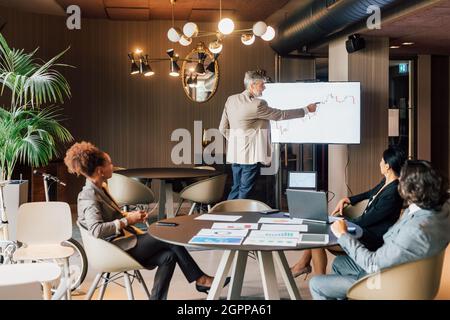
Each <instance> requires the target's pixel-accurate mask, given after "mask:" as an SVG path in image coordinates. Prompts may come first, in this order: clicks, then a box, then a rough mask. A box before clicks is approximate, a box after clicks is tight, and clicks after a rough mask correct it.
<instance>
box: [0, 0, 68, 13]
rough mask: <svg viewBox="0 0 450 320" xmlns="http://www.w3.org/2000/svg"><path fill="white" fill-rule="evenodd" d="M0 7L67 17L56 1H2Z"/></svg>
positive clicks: (0, 0)
mask: <svg viewBox="0 0 450 320" xmlns="http://www.w3.org/2000/svg"><path fill="white" fill-rule="evenodd" d="M0 6H4V7H10V8H16V9H19V10H23V11H28V12H34V13H39V14H50V15H57V16H63V15H65V11H64V10H63V9H62V8H61V6H60V5H59V4H58V3H56V0H0Z"/></svg>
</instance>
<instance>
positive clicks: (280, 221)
mask: <svg viewBox="0 0 450 320" xmlns="http://www.w3.org/2000/svg"><path fill="white" fill-rule="evenodd" d="M258 223H276V224H302V223H303V219H298V218H293V219H289V218H260V219H259V220H258Z"/></svg>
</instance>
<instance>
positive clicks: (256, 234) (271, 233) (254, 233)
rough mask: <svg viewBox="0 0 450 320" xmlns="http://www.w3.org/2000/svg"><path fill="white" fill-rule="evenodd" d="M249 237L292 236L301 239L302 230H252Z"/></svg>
mask: <svg viewBox="0 0 450 320" xmlns="http://www.w3.org/2000/svg"><path fill="white" fill-rule="evenodd" d="M248 237H249V238H291V239H297V240H298V239H299V238H300V232H297V231H264V230H252V231H250V234H249V236H248Z"/></svg>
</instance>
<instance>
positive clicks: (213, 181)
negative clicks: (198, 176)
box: [175, 174, 227, 216]
mask: <svg viewBox="0 0 450 320" xmlns="http://www.w3.org/2000/svg"><path fill="white" fill-rule="evenodd" d="M226 180H227V175H226V174H221V175H218V176H214V177H211V178H207V179H203V180H201V181H198V182H195V183H193V184H191V185H189V186H187V187H186V188H184V189H183V190H181V192H180V200H181V201H180V204H179V205H178V209H177V211H176V212H175V216H176V215H177V214H178V212H179V211H180V208H181V205H182V204H183V202H184V200H189V201H191V202H192V206H191V209H190V210H189V215H191V214H192V213H193V212H194V209H195V206H196V205H197V204H198V203H200V204H206V205H208V212H209V211H210V210H211V204H213V203H216V202H217V201H220V200H221V199H222V196H223V191H224V189H225V182H226Z"/></svg>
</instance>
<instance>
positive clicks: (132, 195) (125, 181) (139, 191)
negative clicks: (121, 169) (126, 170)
mask: <svg viewBox="0 0 450 320" xmlns="http://www.w3.org/2000/svg"><path fill="white" fill-rule="evenodd" d="M108 191H109V193H110V194H111V196H112V197H113V198H114V200H116V201H117V203H118V204H119V206H121V207H122V206H125V205H138V204H145V205H149V204H150V203H152V202H153V201H154V199H155V195H154V194H153V191H152V190H151V189H150V188H149V187H147V186H145V185H144V184H142V183H140V182H139V181H137V180H135V179H132V178H129V177H126V176H124V175H121V174H118V173H113V174H112V177H111V178H110V179H108Z"/></svg>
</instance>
